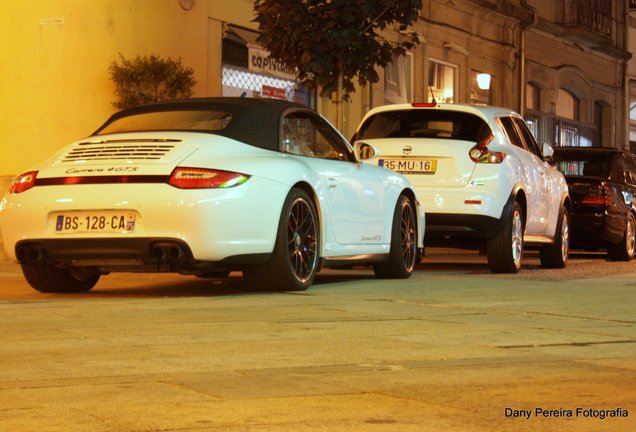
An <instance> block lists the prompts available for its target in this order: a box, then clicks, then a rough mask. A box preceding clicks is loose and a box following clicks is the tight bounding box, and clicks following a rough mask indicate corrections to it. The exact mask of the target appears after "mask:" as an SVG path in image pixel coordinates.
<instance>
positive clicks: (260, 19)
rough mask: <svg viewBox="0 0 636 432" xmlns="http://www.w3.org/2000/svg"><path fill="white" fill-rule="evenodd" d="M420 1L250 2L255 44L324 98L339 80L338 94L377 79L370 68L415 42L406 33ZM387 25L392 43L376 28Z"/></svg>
mask: <svg viewBox="0 0 636 432" xmlns="http://www.w3.org/2000/svg"><path fill="white" fill-rule="evenodd" d="M421 7H422V0H255V2H254V11H255V12H256V18H255V22H257V23H258V26H259V30H260V32H261V34H260V36H259V37H258V42H259V43H260V44H261V45H263V46H264V47H265V48H266V49H267V50H269V52H270V56H271V57H272V58H274V59H275V60H278V61H279V62H281V63H282V64H283V65H285V66H287V67H289V68H292V69H296V70H297V71H298V78H299V79H300V80H302V81H304V82H305V84H309V85H311V86H313V87H317V86H319V87H321V88H322V91H321V94H322V95H323V96H328V95H330V94H331V93H332V92H334V91H336V90H337V89H338V87H339V82H340V81H341V85H342V89H343V93H344V94H343V96H344V98H345V100H348V99H349V94H350V93H352V92H353V91H354V89H355V87H354V84H353V80H354V78H356V77H357V80H358V83H359V84H360V85H365V84H367V83H368V82H371V83H375V82H378V79H379V77H378V74H377V72H376V70H375V68H376V66H379V67H385V66H386V65H387V64H388V63H390V62H391V60H392V59H393V56H394V55H400V54H404V53H405V52H406V50H409V49H411V48H413V47H414V46H415V45H416V44H417V43H418V42H419V40H418V35H417V33H415V32H414V31H407V29H408V28H409V27H410V26H411V25H412V23H413V22H414V21H415V20H416V19H417V17H418V15H419V11H420V9H421ZM389 26H393V27H394V28H395V30H397V31H399V32H400V37H399V41H398V42H392V41H389V40H387V39H386V38H384V37H382V36H381V35H380V34H379V33H378V32H379V31H380V30H384V29H386V28H387V27H389Z"/></svg>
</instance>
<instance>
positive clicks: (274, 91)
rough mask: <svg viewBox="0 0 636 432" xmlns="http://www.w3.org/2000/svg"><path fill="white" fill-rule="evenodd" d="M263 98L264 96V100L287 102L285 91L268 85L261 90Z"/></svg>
mask: <svg viewBox="0 0 636 432" xmlns="http://www.w3.org/2000/svg"><path fill="white" fill-rule="evenodd" d="M261 96H263V97H264V98H273V99H283V100H287V96H286V95H285V89H282V88H277V87H270V86H266V85H264V86H263V89H262V90H261Z"/></svg>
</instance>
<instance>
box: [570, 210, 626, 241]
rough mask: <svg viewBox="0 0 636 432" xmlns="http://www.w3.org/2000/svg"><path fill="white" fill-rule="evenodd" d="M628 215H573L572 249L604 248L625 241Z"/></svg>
mask: <svg viewBox="0 0 636 432" xmlns="http://www.w3.org/2000/svg"><path fill="white" fill-rule="evenodd" d="M626 225H627V215H624V214H616V213H614V214H610V213H573V214H572V224H571V231H572V233H571V242H572V247H574V248H577V247H586V246H601V247H602V246H604V245H606V244H607V243H618V242H620V241H621V240H622V239H623V235H624V233H625V227H626Z"/></svg>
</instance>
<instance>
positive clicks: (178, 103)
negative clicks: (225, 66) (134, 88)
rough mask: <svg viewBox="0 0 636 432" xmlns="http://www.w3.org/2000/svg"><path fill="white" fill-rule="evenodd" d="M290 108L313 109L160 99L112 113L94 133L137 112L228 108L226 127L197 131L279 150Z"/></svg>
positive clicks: (278, 103)
mask: <svg viewBox="0 0 636 432" xmlns="http://www.w3.org/2000/svg"><path fill="white" fill-rule="evenodd" d="M290 109H292V110H303V111H311V112H314V111H313V110H311V109H310V108H308V107H306V106H304V105H300V104H297V103H294V102H289V101H284V100H279V99H256V98H242V97H216V98H193V99H183V100H175V101H167V102H157V103H151V104H146V105H141V106H138V107H135V108H129V109H125V110H122V111H119V112H117V113H115V114H113V115H112V116H111V117H110V118H109V119H108V120H107V121H106V123H104V124H103V125H102V126H101V127H100V128H99V129H97V131H95V132H94V133H93V135H99V134H100V131H102V130H103V129H104V128H105V127H106V126H108V125H110V124H111V123H113V122H115V121H117V120H119V119H122V118H124V117H129V116H134V115H137V114H146V113H154V112H163V111H192V110H196V111H198V110H201V111H206V110H208V111H227V112H229V113H230V114H231V115H232V118H231V120H230V122H229V123H228V124H227V126H226V127H225V128H223V129H221V130H214V131H198V132H209V133H213V134H216V135H221V136H226V137H228V138H232V139H234V140H237V141H241V142H244V143H246V144H250V145H253V146H255V147H260V148H264V149H268V150H274V151H279V142H280V140H279V129H280V122H281V118H282V115H283V114H284V113H285V112H286V111H288V110H290ZM131 132H132V131H131Z"/></svg>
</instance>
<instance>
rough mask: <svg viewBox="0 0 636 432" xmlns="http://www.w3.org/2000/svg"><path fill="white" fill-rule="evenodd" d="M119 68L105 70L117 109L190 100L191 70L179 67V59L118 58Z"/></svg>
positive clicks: (112, 64) (155, 57)
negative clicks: (113, 89) (112, 88)
mask: <svg viewBox="0 0 636 432" xmlns="http://www.w3.org/2000/svg"><path fill="white" fill-rule="evenodd" d="M119 57H120V59H121V64H118V63H117V62H116V61H114V62H112V63H111V64H110V66H109V68H108V71H109V72H110V79H111V81H113V83H114V84H115V95H116V96H117V100H116V101H115V102H113V105H114V106H115V107H116V108H119V109H125V108H132V107H135V106H138V105H142V104H145V103H149V102H157V101H163V100H173V99H183V98H189V97H190V96H192V87H194V85H195V84H196V81H195V80H194V70H192V68H186V67H184V66H183V65H182V64H181V59H179V60H172V59H171V58H168V59H162V58H159V57H158V56H157V55H155V54H151V55H150V56H143V57H141V56H137V57H135V58H134V59H132V60H127V59H125V58H124V56H123V55H121V54H119Z"/></svg>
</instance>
